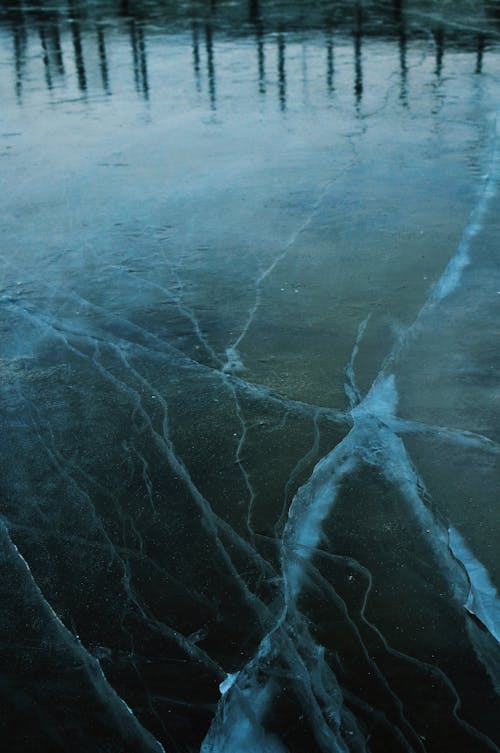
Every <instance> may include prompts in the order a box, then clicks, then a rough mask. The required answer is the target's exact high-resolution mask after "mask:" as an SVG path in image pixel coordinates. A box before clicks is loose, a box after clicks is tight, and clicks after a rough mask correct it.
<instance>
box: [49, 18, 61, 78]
mask: <svg viewBox="0 0 500 753" xmlns="http://www.w3.org/2000/svg"><path fill="white" fill-rule="evenodd" d="M49 36H50V45H51V48H52V50H53V53H54V61H55V65H56V69H57V73H58V74H59V75H60V76H64V60H63V51H62V46H61V32H60V30H59V23H58V21H56V20H54V22H53V23H52V25H51V27H50V32H49Z"/></svg>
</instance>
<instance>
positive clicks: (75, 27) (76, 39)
mask: <svg viewBox="0 0 500 753" xmlns="http://www.w3.org/2000/svg"><path fill="white" fill-rule="evenodd" d="M68 10H69V16H70V18H69V23H70V27H71V36H72V39H73V50H74V53H75V65H76V73H77V76H78V88H79V89H80V91H81V92H86V91H87V76H86V74H85V63H84V60H83V48H82V35H81V31H80V22H79V17H78V12H77V10H76V8H75V3H74V2H73V0H68Z"/></svg>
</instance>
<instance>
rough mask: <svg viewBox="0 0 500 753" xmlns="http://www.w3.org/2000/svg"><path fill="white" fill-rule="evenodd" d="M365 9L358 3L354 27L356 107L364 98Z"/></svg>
mask: <svg viewBox="0 0 500 753" xmlns="http://www.w3.org/2000/svg"><path fill="white" fill-rule="evenodd" d="M362 45H363V11H362V9H361V3H357V5H356V23H355V27H354V96H355V97H356V107H357V108H359V106H360V104H361V100H362V98H363V63H362V52H363V50H362Z"/></svg>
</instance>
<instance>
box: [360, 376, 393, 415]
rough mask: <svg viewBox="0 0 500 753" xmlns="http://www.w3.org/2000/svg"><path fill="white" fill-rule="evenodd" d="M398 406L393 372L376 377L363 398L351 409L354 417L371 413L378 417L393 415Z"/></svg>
mask: <svg viewBox="0 0 500 753" xmlns="http://www.w3.org/2000/svg"><path fill="white" fill-rule="evenodd" d="M397 406H398V392H397V389H396V379H395V377H394V374H389V376H387V377H384V378H378V379H376V380H375V382H374V383H373V385H372V387H371V388H370V391H369V392H368V394H367V396H366V397H365V399H364V400H363V401H362V402H361V403H360V404H359V405H358V406H357V407H356V408H354V410H353V411H352V415H353V417H354V418H356V417H361V416H363V415H366V414H367V413H368V414H371V415H373V416H377V417H379V418H389V417H392V416H393V415H394V413H395V412H396V408H397Z"/></svg>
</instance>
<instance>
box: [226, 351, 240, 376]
mask: <svg viewBox="0 0 500 753" xmlns="http://www.w3.org/2000/svg"><path fill="white" fill-rule="evenodd" d="M226 359H227V360H226V363H225V364H224V366H223V367H222V371H224V373H226V374H232V373H233V372H238V371H245V364H244V363H243V361H242V360H241V357H240V354H239V353H238V351H237V350H236V348H227V349H226Z"/></svg>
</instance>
